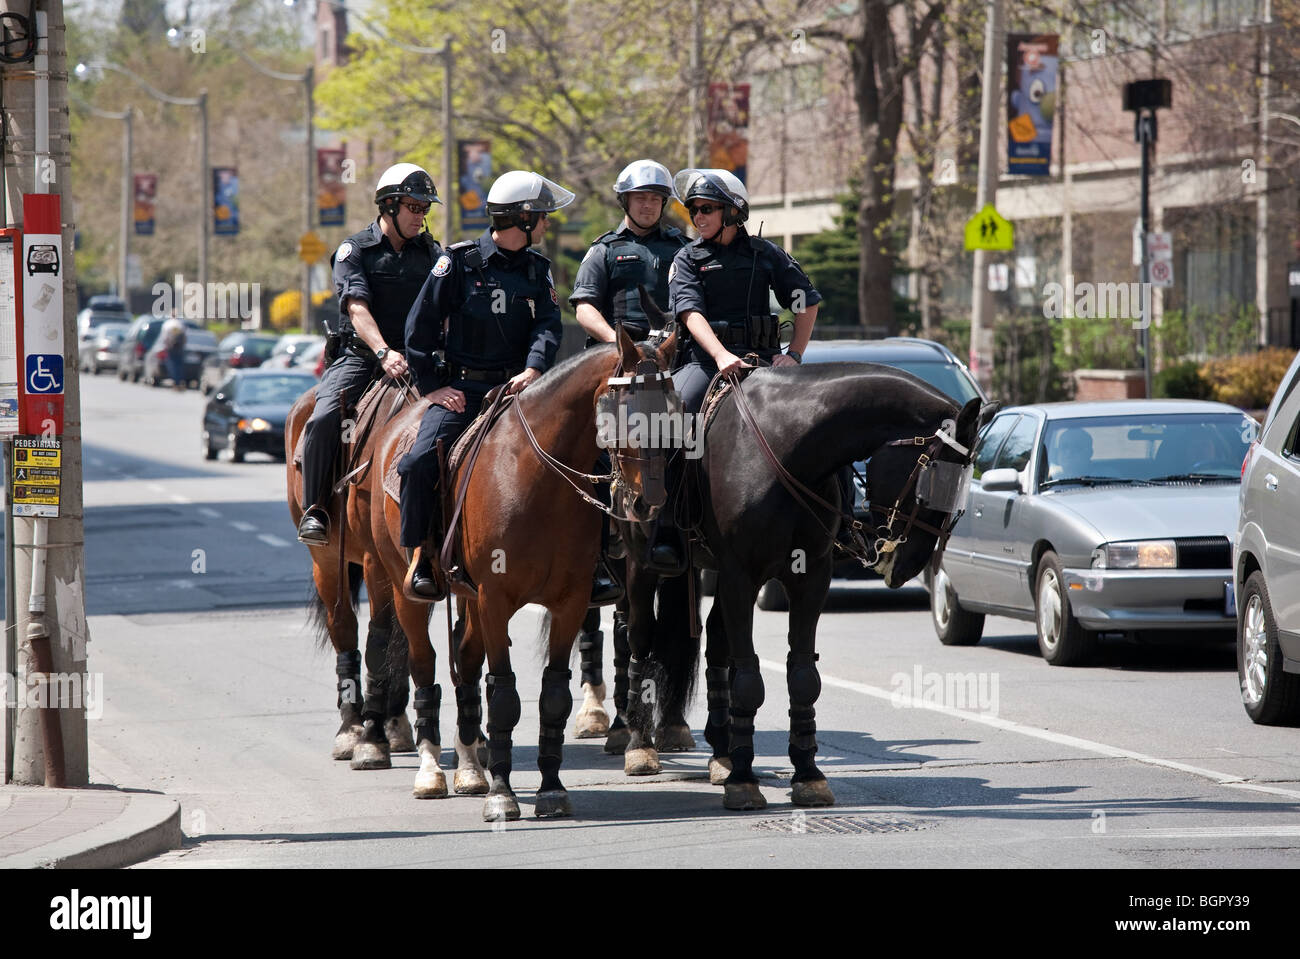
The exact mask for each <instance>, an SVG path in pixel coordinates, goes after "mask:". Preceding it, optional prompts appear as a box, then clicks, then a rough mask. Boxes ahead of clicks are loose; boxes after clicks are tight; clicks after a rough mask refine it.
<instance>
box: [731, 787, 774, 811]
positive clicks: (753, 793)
mask: <svg viewBox="0 0 1300 959" xmlns="http://www.w3.org/2000/svg"><path fill="white" fill-rule="evenodd" d="M722 807H723V808H724V809H766V808H767V800H766V799H764V798H763V794H762V793H761V792H759V789H758V783H727V784H726V786H725V789H724V792H723V794H722Z"/></svg>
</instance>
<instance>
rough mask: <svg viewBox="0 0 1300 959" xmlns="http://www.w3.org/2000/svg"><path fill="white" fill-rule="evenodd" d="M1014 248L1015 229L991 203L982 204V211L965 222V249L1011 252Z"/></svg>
mask: <svg viewBox="0 0 1300 959" xmlns="http://www.w3.org/2000/svg"><path fill="white" fill-rule="evenodd" d="M1015 246H1016V228H1015V227H1014V226H1012V225H1011V221H1010V220H1008V219H1006V218H1005V217H1003V216H1002V214H1001V213H999V212H998V211H997V210H995V209H993V204H992V203H986V204H984V209H982V210H980V211H979V212H978V213H976V214H975V215H974V216H973V217H971V218H970V219H969V220H967V221H966V249H968V250H1013V249H1015Z"/></svg>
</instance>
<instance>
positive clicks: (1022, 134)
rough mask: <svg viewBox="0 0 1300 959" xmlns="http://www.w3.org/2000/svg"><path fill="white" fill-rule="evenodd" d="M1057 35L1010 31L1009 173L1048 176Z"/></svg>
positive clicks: (1050, 162) (1049, 169)
mask: <svg viewBox="0 0 1300 959" xmlns="http://www.w3.org/2000/svg"><path fill="white" fill-rule="evenodd" d="M1059 42H1060V37H1058V36H1057V35H1056V34H1032V33H1009V34H1007V172H1008V173H1021V174H1024V173H1027V174H1033V175H1035V176H1048V175H1049V174H1050V173H1051V165H1052V124H1053V120H1054V119H1055V117H1056V76H1057V71H1058V69H1059V65H1060V58H1059V57H1058V56H1057V47H1058V44H1059Z"/></svg>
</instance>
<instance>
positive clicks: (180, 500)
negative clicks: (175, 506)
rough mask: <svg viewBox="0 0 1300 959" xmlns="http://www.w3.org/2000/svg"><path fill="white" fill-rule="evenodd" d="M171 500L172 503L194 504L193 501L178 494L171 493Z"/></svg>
mask: <svg viewBox="0 0 1300 959" xmlns="http://www.w3.org/2000/svg"><path fill="white" fill-rule="evenodd" d="M171 498H172V502H173V503H193V502H194V500H192V499H190V498H189V497H188V496H182V495H181V494H180V493H172V494H171Z"/></svg>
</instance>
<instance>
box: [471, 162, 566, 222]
mask: <svg viewBox="0 0 1300 959" xmlns="http://www.w3.org/2000/svg"><path fill="white" fill-rule="evenodd" d="M573 199H574V197H573V194H572V193H570V192H569V191H568V190H566V189H565V188H564V187H562V186H560V185H559V184H558V183H554V182H552V181H550V180H548V179H546V177H544V176H542V175H541V174H540V173H533V172H532V171H531V170H511V171H510V172H509V173H503V174H502V175H501V176H500V177H498V178H497V181H496V182H495V183H493V184H492V189H490V190H488V195H487V208H488V213H490V214H492V215H493V216H509V215H510V214H512V213H554V212H555V211H556V210H558V209H560V208H562V207H566V206H568V205H569V204H570V203H572V202H573Z"/></svg>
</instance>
